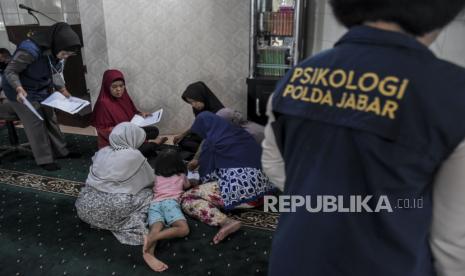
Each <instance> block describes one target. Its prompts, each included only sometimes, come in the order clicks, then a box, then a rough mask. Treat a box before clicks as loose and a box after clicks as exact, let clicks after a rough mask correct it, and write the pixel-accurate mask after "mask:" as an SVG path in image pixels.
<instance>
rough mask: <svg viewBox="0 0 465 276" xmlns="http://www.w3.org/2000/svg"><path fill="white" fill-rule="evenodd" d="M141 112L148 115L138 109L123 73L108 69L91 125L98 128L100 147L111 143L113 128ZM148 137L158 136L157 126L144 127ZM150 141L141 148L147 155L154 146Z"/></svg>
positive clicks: (159, 142)
mask: <svg viewBox="0 0 465 276" xmlns="http://www.w3.org/2000/svg"><path fill="white" fill-rule="evenodd" d="M136 114H139V115H141V116H143V117H146V116H147V115H148V114H147V113H143V112H140V111H138V110H137V108H136V107H135V106H134V103H133V102H132V100H131V98H130V97H129V94H128V92H127V90H126V85H125V81H124V76H123V73H121V72H120V71H118V70H114V69H111V70H107V71H105V73H103V80H102V87H101V88H100V94H99V96H98V99H97V102H96V103H95V106H94V111H93V114H92V119H91V125H92V126H94V127H95V128H96V129H97V134H98V139H97V140H98V148H99V149H100V148H103V147H106V146H108V145H109V141H108V136H109V135H110V133H111V130H112V129H113V128H114V127H115V126H116V125H118V124H119V123H122V122H130V121H131V119H132V118H133V117H134V115H136ZM144 130H145V132H146V134H147V139H155V138H157V136H158V133H159V131H158V128H156V127H155V126H151V127H144ZM164 141H166V138H164V139H160V138H157V139H156V141H155V144H161V143H164ZM147 144H148V143H145V144H144V145H142V146H141V148H139V150H140V151H141V152H142V153H143V154H144V155H145V156H147V154H148V155H151V154H149V152H152V151H153V148H152V147H150V149H149V148H148V146H149V145H147ZM146 153H147V154H146Z"/></svg>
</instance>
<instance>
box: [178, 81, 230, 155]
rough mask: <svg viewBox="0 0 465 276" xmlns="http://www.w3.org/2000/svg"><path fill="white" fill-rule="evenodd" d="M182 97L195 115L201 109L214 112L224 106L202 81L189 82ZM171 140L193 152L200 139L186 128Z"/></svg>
mask: <svg viewBox="0 0 465 276" xmlns="http://www.w3.org/2000/svg"><path fill="white" fill-rule="evenodd" d="M182 99H183V100H184V101H185V102H186V103H188V104H190V105H191V106H192V112H193V113H194V116H195V117H197V115H199V114H200V113H202V112H203V111H210V112H213V113H216V112H218V111H219V110H220V109H222V108H224V105H223V103H221V101H220V100H219V99H218V98H217V97H216V96H215V94H214V93H213V92H212V91H211V90H210V88H208V86H207V85H206V84H205V83H204V82H202V81H198V82H194V83H191V84H189V85H188V86H187V88H186V90H185V91H184V93H183V94H182ZM173 142H174V144H178V143H179V145H180V146H181V147H182V148H184V149H185V150H187V151H190V152H192V153H195V152H196V151H197V149H198V148H199V145H200V142H202V139H200V138H199V137H198V136H197V135H195V134H192V132H191V131H190V129H188V130H186V131H185V132H183V133H182V134H180V135H177V136H176V137H174V139H173Z"/></svg>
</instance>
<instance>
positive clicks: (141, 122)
mask: <svg viewBox="0 0 465 276" xmlns="http://www.w3.org/2000/svg"><path fill="white" fill-rule="evenodd" d="M162 115H163V108H161V109H160V110H157V111H155V112H153V113H152V115H151V116H147V117H145V118H144V117H142V116H140V115H137V114H136V115H134V117H133V118H132V120H131V123H133V124H135V125H138V126H140V127H146V126H150V125H154V124H156V123H158V122H160V120H161V116H162Z"/></svg>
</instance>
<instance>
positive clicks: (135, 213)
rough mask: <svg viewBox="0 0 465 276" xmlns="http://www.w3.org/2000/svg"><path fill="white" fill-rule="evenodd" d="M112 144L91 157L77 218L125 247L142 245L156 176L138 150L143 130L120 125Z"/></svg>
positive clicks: (117, 127) (114, 131) (143, 133)
mask: <svg viewBox="0 0 465 276" xmlns="http://www.w3.org/2000/svg"><path fill="white" fill-rule="evenodd" d="M109 141H110V145H109V146H106V147H104V148H102V149H100V150H99V151H98V152H97V153H96V154H95V155H94V157H93V158H92V161H93V163H92V166H91V167H90V172H89V175H88V177H87V180H86V185H85V186H84V188H82V189H81V192H80V193H79V196H78V198H77V200H76V210H77V213H78V216H79V217H80V218H81V219H82V220H83V221H85V222H87V223H89V224H90V225H91V226H93V227H96V228H101V229H106V230H110V231H112V232H113V234H114V235H115V237H116V238H117V239H118V240H119V241H120V242H121V243H124V244H129V245H142V244H143V242H144V239H143V235H146V234H147V232H148V229H147V226H146V219H147V211H148V208H149V205H150V202H151V200H152V191H151V190H150V188H149V187H150V186H152V185H153V181H154V179H155V174H154V171H153V168H152V167H151V166H150V165H149V163H148V162H147V159H146V158H145V157H144V156H143V155H142V154H141V152H140V151H139V150H138V148H139V147H140V146H141V145H142V143H143V142H144V141H145V132H144V130H143V129H142V128H140V127H138V126H136V125H134V124H131V123H127V122H125V123H121V124H119V125H117V126H116V127H115V128H113V130H112V132H111V134H110V136H109Z"/></svg>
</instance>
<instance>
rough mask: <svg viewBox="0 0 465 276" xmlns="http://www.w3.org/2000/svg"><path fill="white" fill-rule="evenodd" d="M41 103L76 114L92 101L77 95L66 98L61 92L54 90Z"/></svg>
mask: <svg viewBox="0 0 465 276" xmlns="http://www.w3.org/2000/svg"><path fill="white" fill-rule="evenodd" d="M41 104H43V105H47V106H50V107H53V108H56V109H60V110H63V111H64V112H68V113H70V114H76V113H77V112H79V111H80V110H81V109H83V108H84V107H86V106H87V105H89V104H90V103H89V101H86V100H83V99H79V98H76V97H69V98H66V97H65V96H63V94H61V93H60V92H54V93H53V94H52V95H50V96H49V97H48V98H47V99H45V100H43V101H42V102H41Z"/></svg>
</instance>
